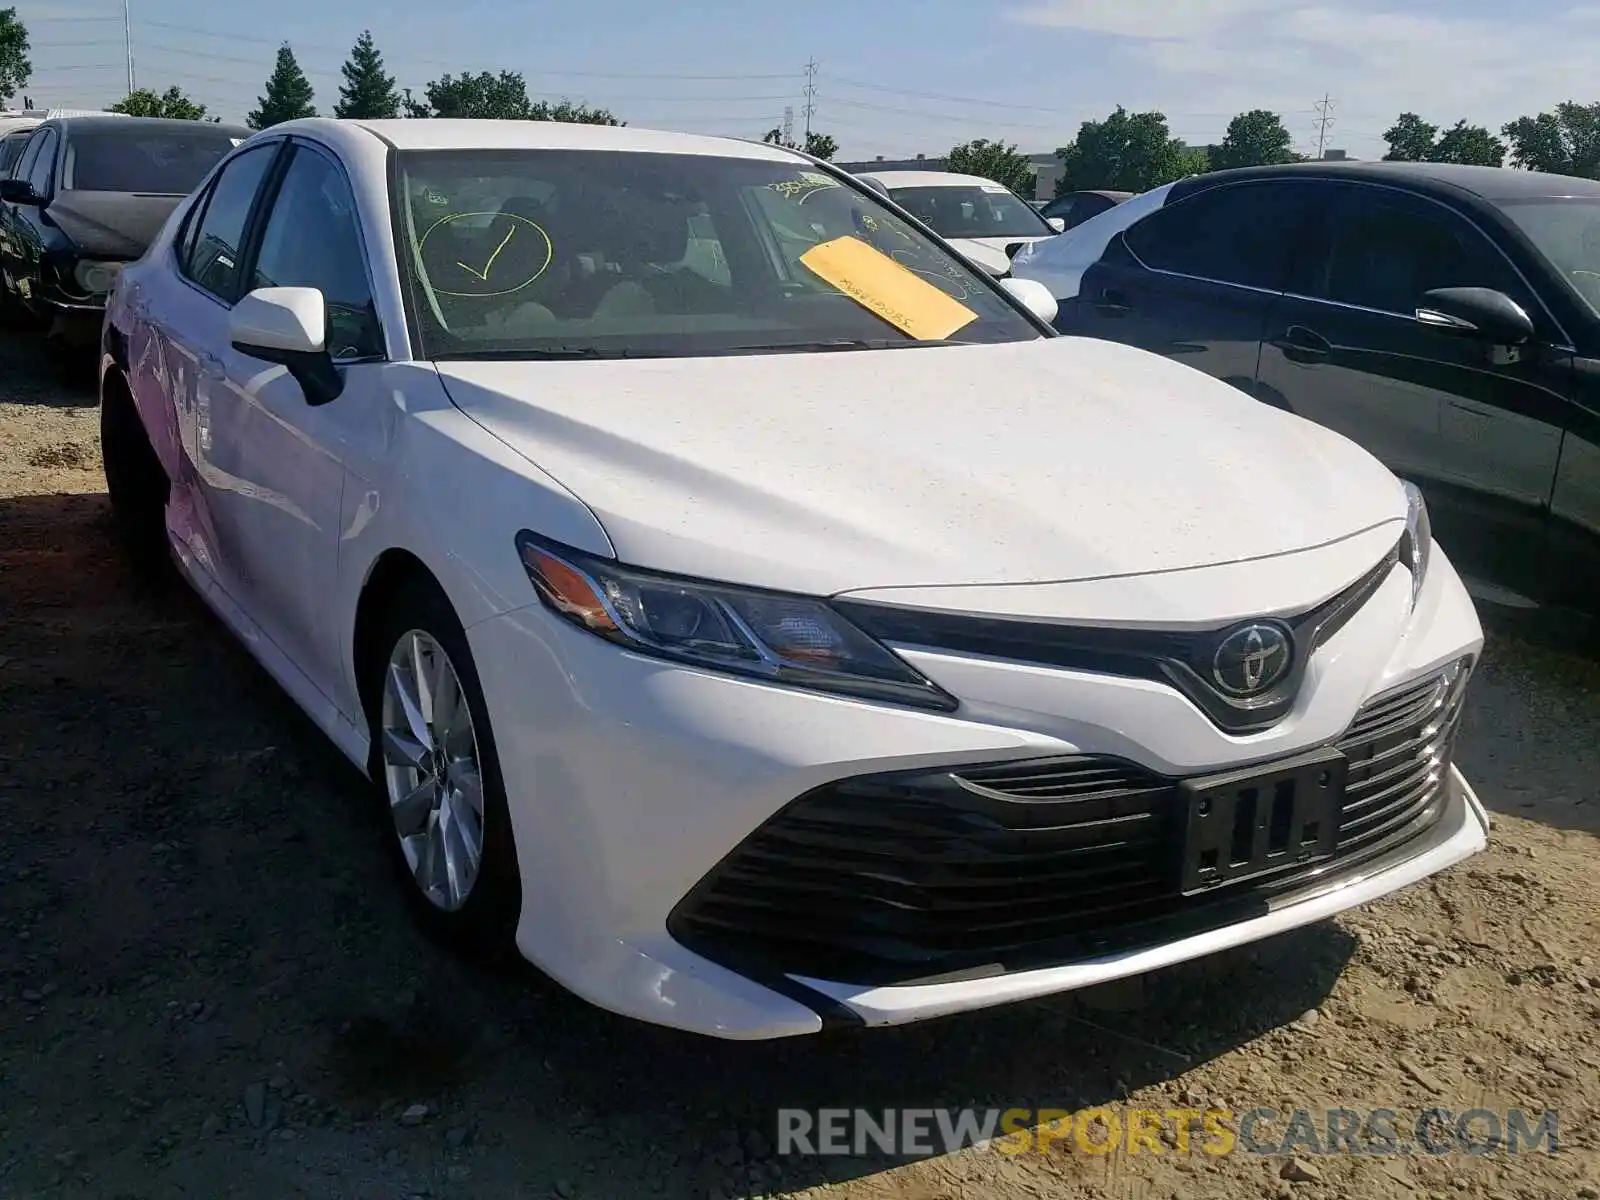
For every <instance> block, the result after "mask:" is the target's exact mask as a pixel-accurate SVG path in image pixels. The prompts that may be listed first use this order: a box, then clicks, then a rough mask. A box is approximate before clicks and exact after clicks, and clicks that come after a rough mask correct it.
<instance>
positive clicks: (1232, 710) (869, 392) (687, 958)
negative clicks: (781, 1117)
mask: <svg viewBox="0 0 1600 1200" xmlns="http://www.w3.org/2000/svg"><path fill="white" fill-rule="evenodd" d="M808 236H809V238H810V241H809V242H806V241H805V238H806V237H808ZM797 239H799V242H800V243H804V244H799V243H797ZM711 243H715V245H716V252H715V253H712V252H711V251H710V248H709V247H710V244H711ZM896 263H899V264H901V265H902V266H904V265H907V264H911V265H912V266H911V269H910V270H901V269H900V267H897V266H896V265H895V264H896ZM926 281H937V282H926ZM1037 291H1038V289H1037V288H1036V287H1033V286H1030V285H1027V284H1023V283H1017V282H1015V281H1007V284H1006V285H1005V286H1002V285H1001V284H998V283H996V282H994V281H992V280H990V279H988V278H986V277H983V276H982V275H981V274H980V273H978V272H976V271H973V270H971V269H969V268H967V267H966V266H964V265H963V264H962V263H960V262H958V261H956V260H955V259H953V258H952V257H951V256H950V254H949V252H948V251H947V250H945V249H943V248H941V247H940V246H938V245H937V244H934V243H932V242H930V241H929V240H928V239H926V237H925V236H924V235H922V234H920V233H918V232H917V231H916V229H915V228H914V227H912V226H909V225H907V224H906V223H904V222H903V221H902V220H901V219H900V218H899V217H898V216H897V215H896V214H895V213H894V212H893V211H892V210H890V209H889V208H888V207H886V206H885V205H884V203H883V201H882V200H881V199H880V198H879V197H878V196H877V194H876V193H874V192H873V191H872V190H871V189H868V188H865V187H862V186H861V185H859V184H858V183H856V182H855V181H853V180H851V179H850V177H849V176H847V175H844V174H842V173H839V172H837V171H834V170H833V169H831V168H828V169H824V168H821V167H819V166H818V165H816V164H814V163H812V162H811V161H809V160H807V159H805V158H803V157H801V156H799V155H797V154H795V153H792V152H790V151H788V150H785V149H782V148H781V147H776V146H768V145H761V144H754V143H745V142H738V141H728V140H721V139H714V138H704V137H692V136H687V135H681V134H671V133H653V132H648V131H644V130H639V129H633V128H603V127H596V126H590V125H564V124H556V123H551V122H543V121H484V122H457V121H448V120H432V121H373V122H364V121H337V122H335V121H328V120H309V121H295V122H291V123H289V124H285V125H279V126H275V127H273V128H272V129H270V130H267V131H264V132H262V133H259V134H257V135H255V136H254V137H252V138H250V139H249V140H248V141H246V142H245V143H244V144H243V145H242V146H241V147H240V148H239V149H237V150H236V151H234V152H233V153H232V154H231V155H230V156H229V157H228V158H227V159H225V160H224V161H223V163H222V164H221V165H220V166H219V167H218V168H217V169H216V170H215V171H214V172H213V173H212V175H211V176H210V178H209V179H208V181H207V182H206V183H204V184H203V185H202V186H201V187H200V189H199V191H198V193H197V194H196V196H195V197H193V198H192V199H191V200H189V201H188V202H186V203H185V204H184V206H183V207H182V208H181V209H180V210H179V211H177V212H176V213H175V214H174V215H173V217H172V219H171V221H170V222H169V223H168V225H167V226H166V228H165V229H164V230H163V232H162V233H161V234H160V235H159V236H158V237H157V239H156V241H155V243H154V244H153V245H152V247H151V248H150V250H149V252H148V253H147V254H146V256H145V257H144V258H143V259H142V260H140V261H139V262H138V263H136V264H134V265H132V266H130V267H129V268H127V269H126V270H125V271H123V272H122V274H121V277H120V281H119V284H118V287H117V290H116V292H115V294H114V297H113V300H112V303H111V306H110V309H109V312H108V316H107V321H106V325H105V334H104V340H103V354H102V359H101V399H102V444H103V449H104V453H105V463H106V478H107V483H108V485H109V491H110V494H111V502H112V506H113V509H114V511H115V513H116V515H117V517H118V519H119V521H120V523H121V525H122V527H123V528H124V529H125V531H126V537H127V539H128V546H129V547H130V548H131V549H133V550H134V551H136V552H138V553H144V554H154V555H157V556H161V558H162V559H164V557H165V556H166V555H168V554H169V553H170V555H171V556H172V557H174V558H175V559H176V561H177V563H178V564H179V567H180V569H181V571H182V573H183V574H184V575H185V576H186V577H187V578H188V580H189V581H190V582H191V583H192V584H193V586H194V587H195V588H196V589H197V591H198V592H199V594H200V595H201V596H203V597H204V598H205V600H206V602H207V603H208V604H210V605H211V606H212V607H213V608H214V609H215V610H216V612H217V613H218V614H219V615H220V616H221V618H222V620H223V621H224V622H225V623H226V624H227V625H229V626H230V627H231V628H232V629H233V631H234V632H235V633H236V634H237V635H238V636H239V637H240V638H241V639H242V641H243V642H244V644H245V645H246V646H247V647H248V648H249V649H250V651H251V653H253V654H254V655H255V656H256V657H257V658H258V659H259V660H260V661H261V663H262V664H263V665H264V666H265V667H266V669H267V670H268V671H270V672H271V673H272V675H273V676H274V677H275V678H276V679H277V680H278V681H279V682H280V683H281V684H282V686H283V687H284V688H285V689H286V690H287V691H288V693H289V694H290V695H291V696H292V697H293V698H294V699H295V700H296V702H297V703H298V704H299V705H300V706H301V707H302V708H304V710H305V711H306V712H307V713H308V714H309V715H310V717H311V718H312V720H314V721H315V722H316V723H317V724H318V725H319V726H320V727H321V728H322V729H323V730H324V731H325V732H326V733H327V735H328V736H329V737H330V738H331V739H332V740H333V742H334V743H335V744H337V746H338V747H339V748H340V749H341V750H342V751H343V752H344V753H345V754H346V755H347V756H348V757H349V758H350V759H351V760H352V761H353V762H355V763H357V764H358V765H359V766H360V767H362V768H363V770H365V771H366V772H367V773H368V774H369V775H370V778H371V779H372V781H373V784H374V790H375V793H376V795H377V797H378V798H379V799H380V801H381V803H383V804H384V805H385V806H386V807H387V809H388V811H389V812H390V814H391V815H392V818H393V821H392V827H393V835H392V836H391V837H390V838H389V841H390V843H391V846H392V850H393V853H394V857H395V860H396V865H397V867H398V868H399V874H400V877H401V879H402V882H403V886H404V888H405V889H406V891H407V894H408V895H409V896H410V898H411V900H412V902H413V906H414V908H415V910H416V911H417V912H418V913H419V914H420V915H421V916H422V917H423V918H424V919H425V920H426V922H427V923H428V925H429V926H430V927H431V928H433V929H435V930H437V931H438V932H440V933H441V934H443V935H445V936H447V937H448V938H450V939H452V940H455V941H457V942H460V943H462V944H463V945H466V946H474V947H487V948H493V947H495V946H497V945H507V946H509V945H510V944H512V943H513V942H514V944H515V946H516V947H517V948H519V949H520V951H521V953H522V954H523V955H525V956H526V957H527V958H528V959H530V960H532V961H533V962H534V963H536V964H537V965H538V966H539V967H541V968H542V969H543V970H544V971H545V972H547V973H548V974H549V975H551V976H553V977H554V978H555V979H556V980H558V981H559V982H560V983H562V984H564V985H566V986H567V987H568V988H571V989H572V990H573V991H575V992H577V993H579V994H580V995H582V996H584V997H587V998H588V999H589V1000H591V1001H593V1002H594V1003H596V1004H599V1005H602V1006H604V1007H606V1008H608V1009H611V1010H614V1011H616V1012H619V1013H625V1014H629V1015H631V1016H633V1017H637V1018H642V1019H644V1020H647V1021H653V1022H659V1023H661V1024H664V1025H671V1026H677V1027H680V1028H683V1029H688V1030H694V1031H698V1032H700V1033H704V1034H710V1035H716V1036H719V1037H725V1038H745V1039H754V1038H771V1037H779V1036H785V1035H794V1034H804V1033H810V1032H813V1031H817V1030H820V1029H822V1028H824V1027H825V1026H833V1025H838V1024H856V1025H863V1024H864V1025H886V1024H894V1023H898V1022H905V1021H912V1020H916V1019H919V1018H923V1017H932V1016H935V1015H937V1014H943V1013H951V1012H956V1011H959V1010H964V1009H975V1008H980V1007H983V1006H987V1005H993V1004H999V1003H1002V1002H1006V1001H1013V1000H1020V999H1024V998H1026V997H1031V996H1041V995H1046V994H1049V993H1054V992H1061V991H1064V990H1067V989H1072V988H1077V987H1081V986H1084V985H1088V984H1094V983H1099V982H1102V981H1105V980H1111V979H1116V978H1119V977H1122V976H1129V975H1133V974H1136V973H1141V972H1145V971H1148V970H1150V969H1152V968H1155V967H1159V966H1162V965H1165V964H1169V963H1175V962H1179V961H1181V960H1185V959H1192V958H1195V957H1198V956H1201V955H1205V954H1209V953H1211V952H1213V951H1216V950H1219V949H1222V948H1224V947H1229V946H1234V945H1238V944H1241V943H1245V942H1249V941H1252V940H1254V939H1258V938H1262V937H1265V936H1267V935H1269V934H1274V933H1278V932H1280V931H1282V930H1286V929H1290V928H1292V927H1295V926H1300V925H1305V924H1307V923H1310V922H1315V921H1319V920H1322V919H1323V918H1326V917H1328V916H1329V915H1330V914H1332V913H1335V912H1338V911H1340V910H1342V909H1345V908H1348V907H1349V906H1351V905H1355V904H1360V903H1363V902H1365V901H1369V900H1372V899H1374V898H1375V897H1378V896H1381V895H1383V894H1385V893H1387V892H1390V891H1393V890H1394V889H1396V888H1399V887H1403V886H1405V885H1407V884H1410V883H1413V882H1415V881H1417V880H1419V879H1422V878H1424V877H1425V876H1427V875H1429V874H1431V873H1433V872H1435V871H1438V870H1440V869H1442V868H1444V867H1447V866H1449V865H1450V864H1452V863H1456V862H1459V861H1460V860H1462V859H1463V858H1466V857H1467V856H1469V855H1471V854H1473V853H1474V852H1475V851H1477V850H1479V849H1480V848H1482V847H1483V845H1484V839H1485V829H1486V824H1487V823H1486V819H1485V816H1484V812H1483V809H1482V808H1481V807H1480V805H1479V803H1478V801H1477V799H1476V798H1475V797H1474V796H1473V793H1472V791H1471V790H1470V788H1469V787H1468V786H1467V784H1466V783H1465V782H1464V780H1463V779H1462V777H1461V774H1460V773H1459V771H1457V769H1456V768H1455V766H1454V764H1453V763H1452V761H1451V747H1452V743H1453V739H1454V736H1455V731H1456V725H1457V718H1458V715H1459V713H1460V708H1461V703H1462V694H1463V689H1464V688H1465V686H1466V683H1467V679H1468V676H1469V674H1470V673H1471V670H1472V667H1473V663H1474V661H1475V660H1476V658H1477V657H1478V655H1479V651H1480V648H1481V645H1482V634H1481V631H1480V628H1479V624H1478V619H1477V616H1476V614H1475V612H1474V610H1473V607H1472V604H1471V602H1470V600H1469V599H1468V597H1467V594H1466V592H1465V591H1464V590H1463V588H1462V585H1461V582H1460V580H1459V579H1458V578H1457V576H1456V573H1455V571H1454V570H1453V569H1452V567H1451V564H1450V563H1449V561H1448V560H1447V559H1446V558H1445V556H1444V555H1443V554H1441V553H1440V552H1439V550H1438V549H1437V547H1435V546H1434V545H1433V541H1432V537H1431V535H1430V533H1429V527H1428V522H1427V516H1426V512H1425V510H1424V509H1423V508H1422V507H1421V506H1420V504H1419V503H1418V502H1417V497H1416V495H1415V494H1414V493H1412V492H1410V491H1408V490H1407V489H1406V488H1405V487H1404V486H1403V485H1402V484H1401V483H1400V482H1399V481H1397V480H1396V479H1395V478H1394V476H1393V475H1391V474H1390V473H1389V472H1388V471H1387V470H1386V469H1384V468H1383V467H1382V466H1381V465H1379V463H1378V462H1377V461H1376V460H1375V459H1373V458H1372V457H1371V456H1370V455H1368V454H1367V453H1365V452H1364V451H1362V450H1360V449H1358V448H1357V447H1356V446H1354V445H1353V444H1352V443H1350V442H1348V441H1346V440H1344V439H1343V438H1341V437H1339V436H1338V435H1336V434H1334V433H1331V432H1329V431H1327V430H1324V429H1322V428H1319V427H1318V426H1316V425H1313V424H1311V423H1310V422H1307V421H1302V420H1300V419H1298V418H1296V417H1293V416H1290V415H1288V414H1286V413H1282V412H1278V411H1275V410H1272V409H1269V408H1266V407H1264V406H1262V405H1259V404H1256V403H1255V402H1253V401H1251V400H1249V399H1248V398H1246V397H1245V396H1243V395H1241V394H1240V393H1238V392H1237V391H1235V390H1234V389H1233V388H1230V387H1228V386H1227V385H1226V384H1222V383H1218V382H1216V381H1215V380H1212V379H1209V378H1207V377H1206V376H1204V375H1201V374H1200V373H1198V372H1195V371H1192V370H1189V369H1187V368H1185V367H1183V366H1180V365H1177V364H1174V363H1172V362H1169V361H1167V360H1165V359H1162V358H1160V357H1157V356H1155V355H1151V354H1146V353H1143V352H1140V351H1137V350H1132V349H1128V348H1126V347H1122V346H1119V345H1115V344H1112V343H1109V342H1094V341H1079V340H1075V339H1066V338H1059V337H1055V336H1053V335H1052V334H1051V333H1050V331H1049V329H1048V327H1047V325H1046V323H1045V322H1044V321H1043V320H1041V319H1040V317H1042V316H1044V315H1046V313H1047V308H1043V309H1041V311H1040V313H1039V314H1038V315H1035V314H1034V313H1032V312H1031V311H1030V310H1029V308H1028V302H1031V300H1032V299H1036V298H1037ZM880 314H882V315H880ZM155 561H156V560H155V559H152V562H155ZM306 815H307V818H308V819H313V818H314V814H311V813H307V814H306ZM197 819H204V818H203V815H202V816H200V817H199V818H197Z"/></svg>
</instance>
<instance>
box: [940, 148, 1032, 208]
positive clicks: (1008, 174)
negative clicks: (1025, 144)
mask: <svg viewBox="0 0 1600 1200" xmlns="http://www.w3.org/2000/svg"><path fill="white" fill-rule="evenodd" d="M945 166H946V167H947V168H948V169H949V170H951V171H954V172H955V173H956V174H958V175H976V176H978V177H979V178H981V179H992V180H994V181H995V182H996V183H998V184H999V185H1000V186H1001V187H1007V188H1010V189H1011V190H1012V191H1013V192H1021V193H1022V194H1023V195H1025V196H1031V195H1033V187H1034V177H1035V174H1036V172H1035V170H1034V166H1033V164H1032V163H1031V162H1029V161H1028V160H1027V159H1026V158H1024V157H1023V156H1022V155H1020V154H1018V153H1017V148H1016V146H1014V145H1013V146H1008V145H1006V144H1005V143H1004V142H991V141H989V139H988V138H978V139H977V140H976V141H971V142H967V143H966V144H964V145H961V146H952V147H951V148H950V153H949V154H947V155H946V156H945Z"/></svg>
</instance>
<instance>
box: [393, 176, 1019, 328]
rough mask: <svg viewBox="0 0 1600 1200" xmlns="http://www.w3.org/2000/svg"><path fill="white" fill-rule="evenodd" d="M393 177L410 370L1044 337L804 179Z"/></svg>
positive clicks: (845, 197)
mask: <svg viewBox="0 0 1600 1200" xmlns="http://www.w3.org/2000/svg"><path fill="white" fill-rule="evenodd" d="M396 158H397V164H398V168H399V170H398V173H397V176H396V184H395V186H396V192H395V196H394V201H395V206H396V213H395V220H396V226H397V235H398V243H399V245H400V246H401V247H402V249H401V259H402V264H403V266H402V269H403V271H404V274H405V277H406V283H407V288H406V292H407V295H406V302H407V304H408V306H409V308H410V311H411V323H412V326H413V328H415V329H416V330H417V331H418V337H419V339H420V343H421V345H420V350H421V352H422V355H423V357H426V358H448V357H483V358H494V357H515V356H517V355H519V354H526V355H528V356H537V355H539V354H541V353H543V354H555V355H560V356H563V357H565V356H569V355H571V356H580V355H593V356H626V357H691V356H694V355H700V354H719V353H739V352H749V353H755V352H760V351H768V350H771V351H784V350H806V349H849V348H863V347H877V346H880V345H883V346H915V345H924V344H927V343H929V342H934V343H947V342H968V343H970V342H1010V341H1021V340H1025V339H1030V338H1035V337H1039V336H1041V334H1040V333H1039V331H1038V330H1037V329H1036V328H1035V327H1034V326H1033V325H1032V324H1031V323H1029V322H1028V321H1027V320H1026V319H1025V318H1024V317H1023V316H1022V315H1021V314H1020V313H1018V312H1017V310H1016V309H1015V308H1013V307H1012V306H1011V305H1010V303H1009V302H1008V301H1007V300H1006V299H1005V298H1004V297H1003V296H1002V295H1000V294H999V293H998V292H997V291H996V289H995V288H994V286H993V285H992V284H990V283H989V282H988V281H987V280H985V279H983V278H982V277H981V276H979V275H977V274H975V273H974V272H973V270H972V269H971V268H969V267H968V266H967V265H966V264H965V263H963V262H962V261H960V260H959V259H956V258H954V257H952V256H951V255H950V254H948V253H946V252H945V251H944V250H942V249H940V248H939V247H938V246H936V245H934V244H932V243H931V242H929V241H928V240H927V238H925V237H924V236H923V235H921V234H919V233H917V232H916V231H915V230H914V229H912V228H911V227H910V226H908V225H907V224H906V223H905V222H904V221H902V220H900V219H899V218H897V217H896V216H894V215H893V214H892V213H891V212H889V211H888V210H887V209H886V208H885V207H883V205H881V204H880V203H879V202H878V201H877V200H876V199H875V198H873V197H872V196H871V195H870V194H865V193H863V192H859V191H856V190H855V189H853V188H850V187H847V186H845V185H843V184H841V183H840V182H839V181H838V180H837V179H836V178H835V177H833V176H831V175H827V174H822V173H819V172H816V171H814V170H812V169H810V168H809V167H808V164H806V163H803V162H797V161H769V160H764V159H745V158H720V157H710V156H706V155H680V154H643V153H615V152H601V151H592V150H512V151H462V150H449V151H407V152H401V153H400V154H398V155H397V156H396Z"/></svg>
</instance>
